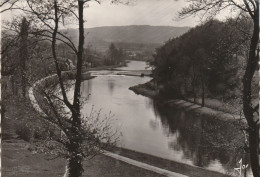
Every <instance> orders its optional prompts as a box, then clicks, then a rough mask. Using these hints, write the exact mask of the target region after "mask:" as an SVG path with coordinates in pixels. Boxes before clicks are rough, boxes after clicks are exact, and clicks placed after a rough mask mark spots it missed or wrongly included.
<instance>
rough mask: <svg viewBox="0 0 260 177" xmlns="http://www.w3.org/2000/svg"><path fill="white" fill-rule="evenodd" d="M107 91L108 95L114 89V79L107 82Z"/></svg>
mask: <svg viewBox="0 0 260 177" xmlns="http://www.w3.org/2000/svg"><path fill="white" fill-rule="evenodd" d="M107 85H108V89H109V91H110V94H111V95H112V94H113V91H114V87H115V80H114V79H108V80H107Z"/></svg>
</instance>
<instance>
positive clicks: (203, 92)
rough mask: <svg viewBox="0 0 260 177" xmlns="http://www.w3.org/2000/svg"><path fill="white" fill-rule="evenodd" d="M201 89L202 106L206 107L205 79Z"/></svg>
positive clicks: (202, 80)
mask: <svg viewBox="0 0 260 177" xmlns="http://www.w3.org/2000/svg"><path fill="white" fill-rule="evenodd" d="M201 87H202V96H201V97H202V98H201V99H202V100H201V106H202V107H204V105H205V87H204V79H203V78H201Z"/></svg>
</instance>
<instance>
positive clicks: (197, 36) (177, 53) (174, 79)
mask: <svg viewBox="0 0 260 177" xmlns="http://www.w3.org/2000/svg"><path fill="white" fill-rule="evenodd" d="M246 22H247V23H248V21H247V20H246V19H245V18H241V19H238V20H237V21H234V20H233V19H229V20H227V21H226V22H220V21H217V20H210V21H208V22H206V23H204V24H202V25H200V26H197V27H195V28H193V29H191V30H190V31H188V32H187V33H185V34H183V35H182V36H180V37H178V38H174V39H172V40H169V41H167V42H166V43H165V44H164V46H162V47H161V48H159V49H157V52H156V55H155V56H154V62H153V63H152V64H153V65H154V66H155V70H154V77H155V79H156V81H157V82H158V83H159V84H163V85H164V86H165V87H170V88H171V89H174V90H179V92H177V93H178V95H177V96H191V95H193V94H195V93H201V92H202V91H199V90H200V89H202V87H203V86H202V85H201V84H202V81H203V82H204V85H205V87H206V88H205V89H206V90H207V94H208V96H212V97H213V96H214V97H222V98H225V99H227V98H231V97H235V96H238V93H236V94H232V92H233V91H234V89H236V88H238V87H241V85H239V82H238V80H239V77H238V73H239V72H241V69H242V66H241V65H243V63H242V62H241V59H240V58H241V57H242V58H243V57H245V56H246V55H245V54H246V52H247V51H246V50H245V49H244V46H245V45H246V44H247V43H248V37H244V36H243V35H241V31H239V30H238V28H237V27H235V26H234V23H239V24H240V25H243V23H244V24H245V23H246ZM251 26H252V25H251V24H250V25H248V26H247V28H243V29H244V30H247V31H250V27H251ZM237 63H240V64H241V65H240V66H238V65H237ZM167 85H168V86H167ZM230 93H231V94H230Z"/></svg>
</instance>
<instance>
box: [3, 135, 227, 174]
mask: <svg viewBox="0 0 260 177" xmlns="http://www.w3.org/2000/svg"><path fill="white" fill-rule="evenodd" d="M31 149H32V148H31V144H30V143H28V142H26V141H24V140H21V139H19V138H10V139H8V140H7V139H6V140H4V141H3V143H2V175H3V176H4V177H23V176H28V177H35V176H37V177H49V176H63V174H64V171H65V164H66V161H65V159H62V158H55V159H53V160H51V159H52V158H54V157H53V156H50V155H46V154H38V153H35V152H34V151H32V150H31ZM111 151H112V152H114V153H115V154H119V155H121V156H124V157H128V158H130V159H133V160H136V161H138V162H143V163H146V164H149V165H153V166H155V167H158V168H161V169H165V170H169V171H173V172H177V173H179V174H184V175H186V176H193V177H203V176H205V177H207V176H210V177H227V176H228V175H224V174H221V173H218V172H212V171H208V170H205V169H202V168H198V167H193V166H190V165H185V164H181V163H177V162H173V161H169V160H165V159H161V158H158V157H154V156H150V155H147V154H143V153H139V152H135V151H130V150H127V149H122V148H114V149H113V150H111ZM83 165H84V169H85V171H84V174H83V176H84V177H101V176H102V177H163V176H165V175H161V174H158V173H155V172H152V171H149V170H145V169H143V168H139V167H137V166H134V165H131V164H128V163H125V162H122V161H120V160H116V159H114V158H111V157H109V156H106V155H103V154H101V155H98V156H96V157H94V158H93V159H91V160H90V161H85V162H84V163H83Z"/></svg>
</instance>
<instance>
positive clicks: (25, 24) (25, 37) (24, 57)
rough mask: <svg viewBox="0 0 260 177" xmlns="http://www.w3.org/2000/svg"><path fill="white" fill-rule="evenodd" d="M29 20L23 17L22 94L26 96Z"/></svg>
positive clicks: (21, 46) (21, 43)
mask: <svg viewBox="0 0 260 177" xmlns="http://www.w3.org/2000/svg"><path fill="white" fill-rule="evenodd" d="M28 28H29V25H28V22H27V20H26V18H23V19H22V23H21V32H20V36H21V40H20V51H19V52H20V57H21V58H20V74H21V76H20V77H21V81H20V82H21V87H22V88H20V89H22V90H21V92H22V96H23V97H25V94H26V77H25V74H26V73H25V69H26V68H25V67H26V60H27V58H28V50H27V41H28Z"/></svg>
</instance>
